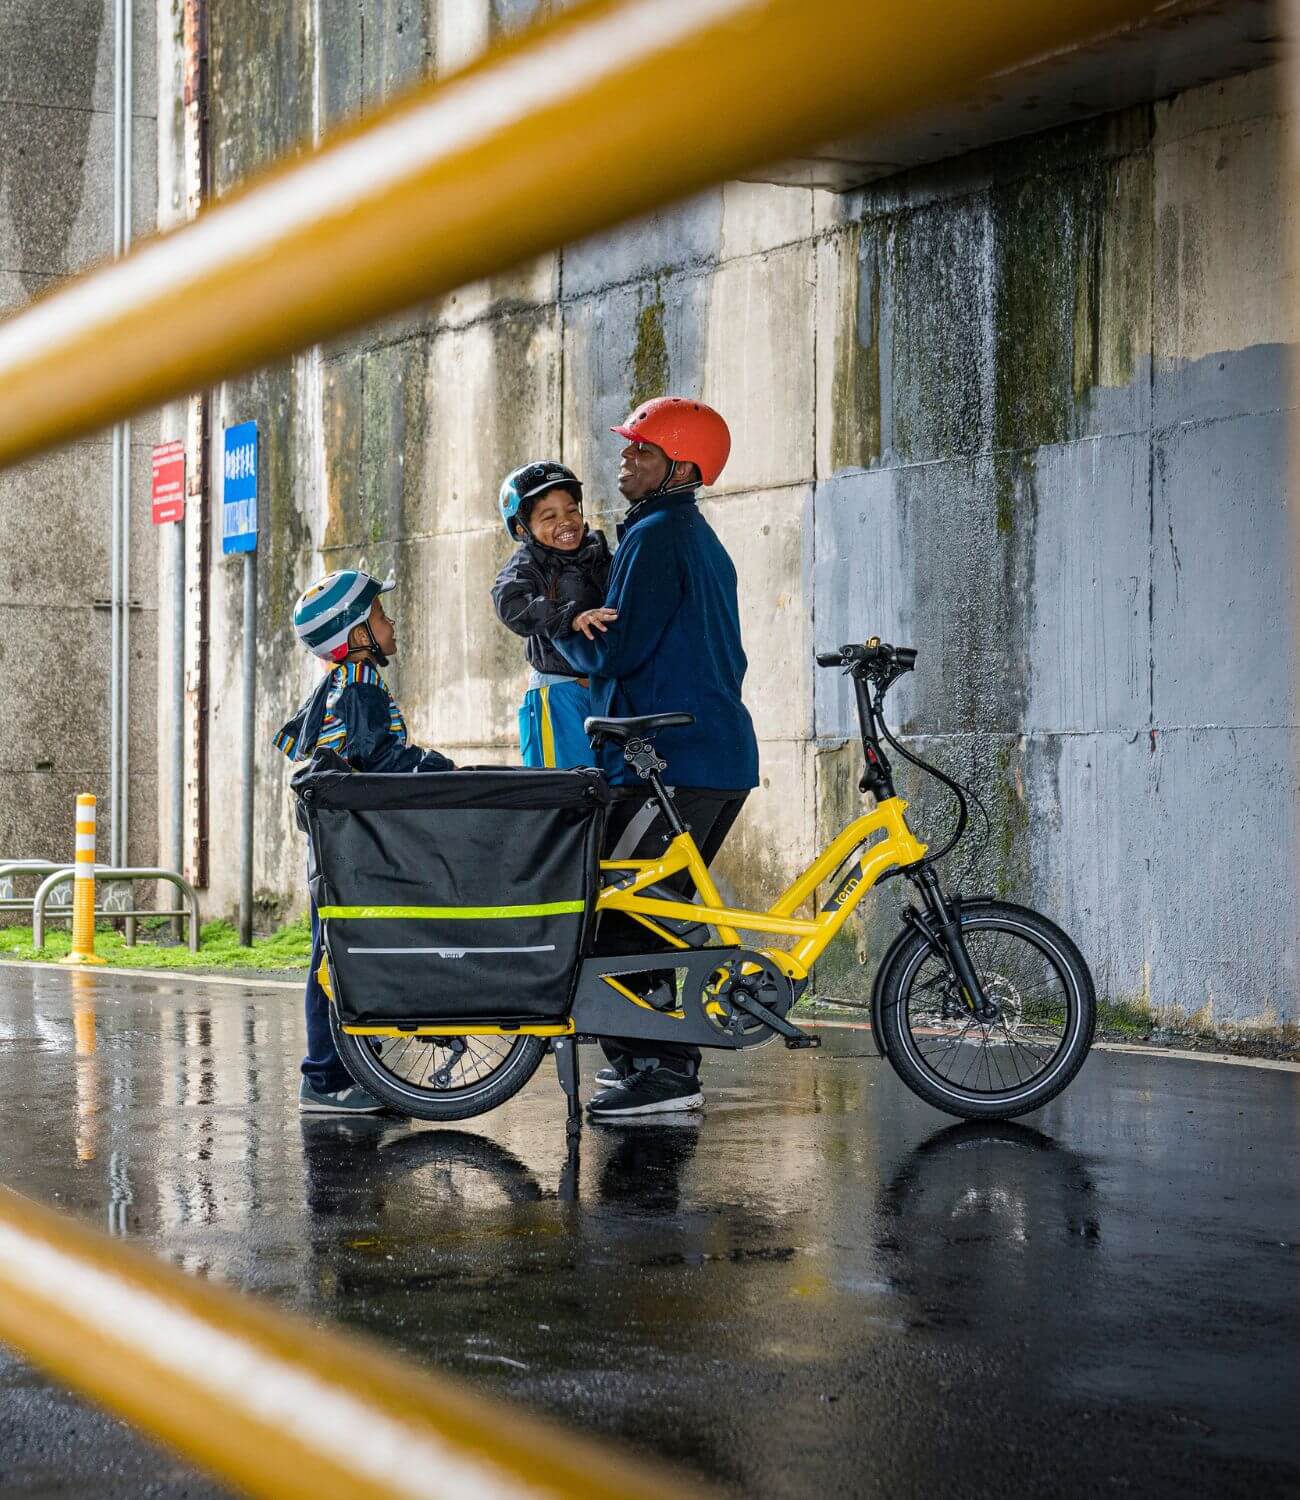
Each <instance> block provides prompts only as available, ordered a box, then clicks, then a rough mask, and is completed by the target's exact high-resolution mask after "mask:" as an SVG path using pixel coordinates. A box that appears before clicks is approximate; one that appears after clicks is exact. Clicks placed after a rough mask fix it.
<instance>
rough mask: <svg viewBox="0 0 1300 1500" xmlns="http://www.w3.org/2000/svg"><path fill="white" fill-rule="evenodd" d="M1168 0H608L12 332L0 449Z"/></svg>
mask: <svg viewBox="0 0 1300 1500" xmlns="http://www.w3.org/2000/svg"><path fill="white" fill-rule="evenodd" d="M1163 8H1165V5H1164V4H1163V3H1161V0H1050V3H1047V0H998V4H996V5H981V4H975V3H972V0H926V3H917V0H594V3H591V4H588V5H584V6H580V7H577V8H575V9H573V10H571V11H567V12H565V13H563V14H561V15H560V16H559V17H558V18H557V19H555V20H553V21H550V22H548V23H546V24H545V25H542V26H539V27H537V28H534V29H533V30H532V31H530V32H527V33H525V34H523V35H522V36H520V37H519V38H518V39H517V40H515V41H513V42H510V43H507V44H505V45H503V46H501V47H500V48H498V49H496V50H495V51H493V52H492V53H490V54H488V55H487V56H486V57H484V58H483V59H482V60H481V61H479V62H477V63H475V64H473V65H472V66H470V67H468V68H466V69H465V70H464V71H462V72H460V73H457V74H455V75H453V76H451V77H449V78H447V79H446V80H445V81H444V82H440V83H436V84H429V85H426V86H425V87H423V88H419V89H416V90H415V91H414V92H412V93H411V94H409V95H407V96H406V97H405V98H403V99H400V100H398V101H397V102H395V103H393V104H392V105H391V106H389V107H388V108H387V109H386V110H385V111H382V112H380V113H379V114H377V115H375V116H374V117H373V118H370V119H368V120H367V121H366V122H365V123H364V124H361V125H358V126H355V127H353V128H352V129H351V130H348V131H345V132H343V133H342V134H341V135H339V136H338V137H337V138H335V139H334V140H332V141H330V142H327V143H326V144H325V145H324V146H323V147H322V148H321V149H320V150H319V151H317V152H315V153H313V154H311V155H308V156H304V157H302V158H300V159H297V160H295V161H293V162H291V163H289V164H287V165H285V166H282V167H280V168H279V169H278V170H275V171H272V172H270V173H268V174H267V175H265V176H263V177H261V178H259V179H257V180H255V181H253V182H251V183H250V184H249V185H247V186H246V187H244V188H242V189H241V190H239V191H238V192H236V193H232V194H231V195H230V196H229V197H228V198H226V199H224V200H223V201H222V202H221V203H219V204H218V205H216V206H215V207H213V208H211V209H210V210H208V211H206V212H204V213H203V214H201V215H200V216H199V218H198V219H197V220H195V222H194V223H192V224H189V225H186V226H185V227H183V228H180V229H177V230H175V231H173V232H172V233H170V234H167V235H163V236H160V237H158V238H156V239H153V240H148V241H144V242H142V243H140V244H139V245H138V246H137V247H136V248H135V249H134V250H133V251H132V252H131V254H130V255H128V256H127V257H126V258H125V259H123V260H121V261H118V262H116V263H114V264H112V265H109V266H104V267H102V268H101V269H99V270H97V271H93V272H91V273H90V274H88V275H86V276H84V277H82V278H81V279H79V280H77V281H74V282H72V283H70V284H69V285H67V286H65V287H63V288H61V289H59V290H56V291H54V292H52V293H50V294H49V295H48V296H46V297H43V298H41V299H40V300H39V301H37V302H35V303H33V304H32V305H31V306H29V307H28V308H26V309H25V310H24V311H22V312H20V313H19V314H17V315H16V316H15V317H13V318H11V319H9V320H8V321H7V322H4V323H2V324H0V466H4V465H6V464H11V463H13V462H15V461H16V460H18V459H21V458H23V457H26V456H28V455H30V454H33V453H36V452H39V451H40V450H42V449H44V448H47V447H50V446H52V445H54V444H56V443H60V442H64V441H67V440H68V439H70V438H74V437H77V436H80V435H82V434H84V433H87V432H92V431H95V430H97V429H99V428H101V427H104V426H106V425H107V424H108V423H110V422H114V421H117V420H118V419H120V418H124V417H126V416H128V415H130V414H131V413H132V412H135V411H139V410H142V409H145V408H148V407H152V406H155V405H157V404H158V403H159V402H161V401H163V400H166V399H168V398H170V397H173V396H178V395H184V394H187V393H189V392H191V391H194V390H198V389H200V388H202V387H203V386H205V385H208V384H211V383H213V382H215V381H217V380H221V379H223V378H225V377H227V376H230V375H234V374H237V373H239V372H240V371H242V370H246V369H250V368H253V367H255V366H258V365H262V364H265V363H267V362H269V361H271V360H274V359H276V358H278V357H280V356H282V355H286V354H289V353H291V352H292V351H294V350H296V349H300V348H302V347H304V346H306V345H309V344H312V343H316V342H318V341H320V340H322V339H325V338H328V337H330V336H332V335H336V334H339V333H342V332H344V331H345V330H348V329H351V328H355V327H358V326H359V325H361V324H363V323H367V322H370V321H373V320H374V319H376V318H379V317H382V316H384V315H385V314H388V313H393V312H396V311H399V310H400V309H402V308H406V307H410V306H412V305H414V304H416V303H418V302H420V301H422V300H424V299H426V298H428V297H431V296H433V295H435V294H437V293H441V292H445V291H449V290H451V289H452V288H454V287H457V286H460V285H463V284H464V283H465V282H467V281H470V280H473V279H475V278H478V277H482V276H486V275H489V274H491V273H493V272H497V271H501V270H503V269H505V268H507V267H509V266H511V265H515V264H517V263H519V262H521V261H524V260H526V259H528V258H529V257H531V256H533V255H536V254H538V253H540V252H542V251H545V250H549V249H552V248H554V247H555V246H558V245H560V244H561V243H564V242H566V241H572V240H575V239H578V238H580V237H581V236H583V235H586V234H590V233H593V232H594V231H596V230H599V229H603V228H606V227H608V226H610V225H613V224H616V223H618V222H620V221H621V220H623V219H626V218H628V217H630V216H632V215H636V214H642V213H645V212H648V211H649V210H650V209H652V208H655V207H657V206H658V205H660V204H663V203H666V202H670V201H672V200H674V199H677V198H680V197H681V196H683V195H684V194H686V193H689V192H691V191H693V190H695V189H697V188H701V187H704V186H705V185H707V184H709V183H713V182H717V181H718V180H720V179H722V178H726V177H728V176H733V175H735V174H737V173H739V172H742V171H744V170H746V169H749V168H753V167H755V166H758V165H761V164H762V163H764V162H765V161H770V160H773V159H776V158H779V157H780V156H782V155H786V154H789V153H790V152H793V151H797V150H798V149H800V148H802V147H805V146H808V145H811V144H815V143H817V142H819V141H823V140H826V139H828V138H830V137H832V136H834V135H835V134H837V133H840V132H843V131H846V130H850V129H854V130H861V129H867V128H869V127H871V126H872V125H874V124H881V123H883V122H885V121H889V120H894V119H897V118H898V117H900V116H903V115H906V114H908V113H911V112H913V111H915V110H917V109H920V108H924V107H925V106H927V105H931V104H934V103H936V102H939V101H947V100H951V99H952V98H953V97H954V96H958V95H960V94H961V93H963V92H964V91H966V90H968V89H969V88H971V87H972V86H973V85H975V84H976V83H978V82H979V81H980V80H981V79H984V78H987V77H988V75H989V74H991V73H993V72H996V71H997V70H999V69H1002V68H1006V67H1009V66H1011V65H1013V64H1015V63H1017V62H1021V61H1024V60H1026V59H1029V58H1033V57H1037V56H1040V55H1041V54H1043V53H1045V52H1049V51H1051V50H1053V49H1054V48H1057V47H1060V46H1063V45H1065V44H1067V43H1069V42H1071V41H1075V40H1078V39H1080V38H1086V37H1090V36H1095V35H1099V34H1101V33H1104V32H1106V31H1107V30H1113V29H1114V27H1115V26H1116V25H1119V24H1122V23H1124V22H1126V21H1129V20H1132V19H1134V18H1135V17H1138V16H1141V15H1149V14H1150V13H1152V12H1153V11H1159V10H1161V9H1163ZM736 337H737V338H743V337H744V331H743V330H741V329H738V330H737V331H736Z"/></svg>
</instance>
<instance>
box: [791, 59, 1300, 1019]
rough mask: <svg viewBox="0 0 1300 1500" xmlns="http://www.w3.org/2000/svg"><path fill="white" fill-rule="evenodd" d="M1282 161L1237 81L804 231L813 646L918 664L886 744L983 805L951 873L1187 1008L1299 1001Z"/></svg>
mask: <svg viewBox="0 0 1300 1500" xmlns="http://www.w3.org/2000/svg"><path fill="white" fill-rule="evenodd" d="M1282 155H1283V137H1282V124H1281V121H1280V120H1279V119H1278V117H1277V110H1276V105H1275V103H1274V79H1273V78H1272V77H1271V76H1270V75H1267V74H1256V75H1253V76H1251V77H1249V78H1246V79H1242V80H1238V81H1235V82H1233V83H1229V84H1225V85H1223V86H1221V87H1214V88H1210V89H1205V90H1201V91H1198V92H1197V93H1195V94H1189V95H1184V96H1182V97H1181V98H1179V99H1177V100H1175V101H1173V102H1172V103H1169V104H1158V105H1156V106H1155V107H1154V109H1153V110H1151V111H1146V110H1143V111H1138V112H1134V113H1132V114H1127V115H1123V116H1116V117H1113V118H1111V119H1109V120H1107V121H1103V122H1099V123H1097V124H1095V125H1090V126H1086V127H1082V128H1080V129H1077V130H1075V131H1073V132H1067V133H1061V134H1059V135H1054V136H1048V137H1044V138H1040V139H1039V140H1037V141H1034V142H1032V143H1029V144H1027V145H1024V146H1019V147H1014V148H1008V149H1005V150H1002V151H999V152H994V153H989V154H988V155H987V156H984V157H982V158H980V159H978V160H977V159H973V158H969V159H967V160H965V161H963V162H960V163H957V164H955V165H954V166H953V167H951V168H949V169H947V170H945V171H943V172H941V173H934V174H931V175H929V176H925V175H922V174H913V175H912V176H911V177H909V178H906V179H903V180H901V181H899V182H896V183H893V184H885V185H883V186H882V188H881V189H879V190H877V191H876V192H874V193H870V194H866V195H864V196H862V197H860V198H858V199H856V200H854V201H852V202H850V203H847V204H845V206H844V213H843V217H844V219H845V221H846V223H845V228H844V230H843V231H842V235H841V236H832V237H830V238H829V239H828V240H827V241H826V242H825V243H824V246H823V254H824V256H826V257H828V258H831V257H838V258H839V259H841V260H842V259H844V258H846V257H847V258H848V259H849V260H850V266H849V278H850V279H851V278H852V275H853V272H854V270H856V273H857V289H856V305H855V308H854V311H855V314H856V315H855V317H854V319H853V321H852V323H851V324H850V325H849V327H848V329H847V337H846V327H845V324H846V322H847V321H848V320H846V319H845V318H844V317H843V316H842V315H841V314H840V312H839V310H838V309H837V310H836V311H835V312H833V313H830V314H829V315H827V316H826V317H825V318H824V320H823V322H822V324H821V327H822V328H824V329H825V330H826V332H827V335H828V337H829V338H830V339H831V340H833V341H834V346H835V349H836V353H835V354H834V356H833V357H832V360H831V361H830V363H831V366H832V371H833V373H831V376H830V378H831V380H832V383H834V382H835V381H836V380H838V382H839V386H838V389H835V388H834V385H833V389H832V393H831V397H832V399H831V402H830V406H831V413H830V415H831V422H830V430H829V433H827V432H825V429H821V430H822V433H823V436H824V437H826V438H828V439H829V442H828V447H829V450H830V451H829V453H825V458H826V462H825V465H824V467H825V468H828V469H832V470H834V471H835V472H834V473H833V474H832V477H830V478H829V479H824V480H822V479H819V482H818V485H817V491H816V500H815V510H816V521H815V540H814V550H815V557H816V561H815V565H814V593H813V607H814V612H815V618H816V634H817V638H818V640H819V642H829V641H831V640H832V639H839V637H840V636H845V637H849V636H852V635H854V634H855V633H860V632H861V631H862V630H863V629H871V630H877V631H879V632H880V633H882V634H884V635H887V636H900V637H902V638H905V639H907V640H912V641H915V642H916V644H918V645H919V646H920V647H921V650H922V657H921V661H920V664H919V667H920V669H919V671H918V674H917V678H916V681H915V683H912V684H909V685H908V687H907V689H906V690H905V691H902V692H900V694H899V697H898V709H899V712H900V714H901V717H902V719H903V722H904V724H905V727H906V728H907V729H908V731H909V732H910V733H911V734H913V735H915V736H917V737H918V738H919V739H920V740H921V741H922V743H923V744H924V745H925V747H926V749H927V750H928V751H930V752H931V753H933V754H935V755H936V757H937V758H938V759H939V760H941V761H942V762H944V763H946V764H948V765H950V766H970V767H973V768H975V770H976V772H977V775H979V777H980V778H981V782H982V784H986V785H987V788H988V791H987V793H986V797H987V800H988V802H989V806H990V811H991V813H992V822H993V832H992V837H991V839H990V841H989V843H988V846H987V848H986V849H985V852H984V854H983V857H982V858H981V859H980V860H979V862H978V864H977V866H976V870H975V872H974V874H973V875H972V878H971V882H970V887H969V888H971V889H972V890H973V889H976V888H978V889H987V890H993V891H996V892H997V893H998V894H1002V895H1008V896H1012V897H1014V898H1018V899H1024V900H1026V901H1030V902H1033V903H1035V904H1038V905H1041V906H1042V907H1044V908H1045V909H1047V910H1048V911H1051V912H1053V913H1054V914H1056V915H1058V916H1059V917H1060V918H1061V919H1062V921H1063V922H1064V923H1065V924H1066V926H1067V927H1069V929H1070V930H1071V931H1073V932H1074V933H1076V934H1077V935H1078V936H1079V937H1080V938H1081V940H1082V944H1083V947H1084V949H1085V952H1086V953H1087V954H1088V957H1089V959H1090V961H1091V962H1092V964H1093V966H1094V969H1095V971H1096V974H1097V978H1098V982H1099V986H1100V988H1101V990H1102V992H1103V993H1104V994H1105V995H1106V996H1107V997H1108V998H1110V999H1111V1000H1112V1001H1123V1000H1131V1001H1134V1002H1138V1003H1141V1004H1142V1005H1149V1006H1151V1007H1153V1008H1155V1009H1157V1010H1162V1011H1163V1010H1169V1011H1175V1012H1178V1013H1181V1014H1182V1015H1188V1014H1196V1015H1197V1016H1198V1017H1199V1018H1200V1019H1201V1020H1202V1021H1203V1022H1208V1023H1211V1024H1234V1023H1236V1024H1240V1023H1246V1022H1250V1023H1253V1024H1258V1025H1265V1026H1267V1025H1275V1024H1277V1023H1278V1022H1281V1021H1290V1022H1292V1023H1294V1022H1295V1020H1296V1019H1297V1015H1296V997H1295V989H1296V971H1295V960H1296V953H1295V934H1296V926H1297V923H1296V894H1295V893H1296V872H1295V844H1294V841H1293V838H1292V830H1293V828H1294V817H1295V769H1294V760H1293V750H1294V724H1295V704H1294V696H1293V682H1294V645H1293V641H1292V635H1291V619H1292V617H1293V614H1292V612H1293V609H1294V605H1295V599H1294V583H1293V579H1292V576H1291V572H1290V569H1289V566H1288V524H1287V487H1286V454H1287V434H1288V426H1289V422H1290V420H1291V407H1292V396H1291V393H1290V390H1289V381H1288V368H1287V366H1288V354H1289V347H1290V344H1291V343H1292V342H1293V340H1294V328H1293V315H1292V313H1291V309H1290V306H1289V303H1288V298H1287V297H1286V295H1285V293H1284V291H1283V282H1282V276H1283V266H1284V264H1285V248H1286V247H1285V238H1284V235H1285V231H1286V229H1287V228H1288V227H1289V226H1288V225H1287V224H1286V222H1285V215H1286V214H1287V211H1288V210H1287V205H1288V195H1287V194H1286V192H1285V191H1284V188H1283V183H1282V179H1281V170H1282ZM826 284H827V283H826V280H825V279H823V278H819V293H821V292H822V290H823V288H824V287H825V286H826ZM846 345H847V355H846V353H845V349H846ZM822 369H823V371H825V367H824V366H823V367H822ZM864 372H865V373H864ZM823 378H825V377H823ZM854 459H857V460H858V462H857V463H856V464H854V463H853V462H852V460H854ZM846 460H848V462H846ZM816 703H817V731H818V736H819V740H820V741H821V742H822V743H825V742H826V740H827V739H828V738H830V737H833V736H835V735H837V734H842V733H845V732H846V731H847V730H848V728H849V704H848V700H847V697H846V695H845V693H844V692H843V689H842V686H841V685H840V684H839V683H836V682H834V681H829V680H825V679H823V680H821V681H819V683H818V690H817V698H816ZM831 753H832V754H833V752H831ZM909 780H910V778H909ZM824 812H825V809H823V815H824ZM860 936H861V935H860ZM871 936H873V937H875V936H878V932H877V933H872V934H871ZM838 957H839V961H840V963H842V964H843V966H844V967H843V972H842V975H839V976H837V981H838V983H839V984H840V985H843V986H844V987H845V988H850V989H851V988H853V986H854V978H855V976H854V974H853V973H852V970H851V967H850V966H851V962H852V960H853V959H854V958H855V957H856V955H855V954H847V953H846V954H841V955H839V956H838ZM823 978H825V976H823Z"/></svg>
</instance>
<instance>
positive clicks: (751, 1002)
mask: <svg viewBox="0 0 1300 1500" xmlns="http://www.w3.org/2000/svg"><path fill="white" fill-rule="evenodd" d="M727 998H728V1000H730V1002H731V1003H732V1005H734V1006H735V1007H736V1009H737V1010H743V1011H744V1012H745V1014H746V1015H748V1016H753V1018H754V1019H755V1020H756V1021H762V1023H763V1024H764V1026H770V1027H771V1028H772V1030H773V1031H775V1032H778V1033H779V1034H780V1035H781V1036H783V1037H784V1038H785V1044H786V1046H787V1047H789V1048H791V1049H792V1050H793V1049H795V1048H798V1047H820V1046H821V1044H822V1039H821V1037H819V1036H809V1035H808V1033H807V1032H806V1031H800V1030H799V1028H798V1027H797V1026H794V1025H792V1024H791V1023H790V1022H789V1021H787V1020H786V1018H785V1017H784V1016H778V1015H777V1013H776V1012H775V1011H774V1010H769V1009H768V1008H767V1006H766V1005H764V1004H763V1002H762V1001H761V1000H755V999H754V997H753V996H752V995H746V994H745V993H744V991H743V990H740V989H736V990H733V991H732V992H731V994H729V995H728V996H727Z"/></svg>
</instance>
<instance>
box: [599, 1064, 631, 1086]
mask: <svg viewBox="0 0 1300 1500" xmlns="http://www.w3.org/2000/svg"><path fill="white" fill-rule="evenodd" d="M624 1077H625V1075H624V1074H623V1073H621V1072H619V1070H618V1069H617V1068H601V1070H600V1071H599V1072H598V1073H597V1074H596V1075H595V1077H594V1079H593V1080H592V1081H593V1082H595V1083H598V1084H599V1085H600V1086H601V1088H603V1089H607V1088H610V1087H612V1086H613V1085H614V1084H616V1083H622V1082H623V1079H624Z"/></svg>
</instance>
